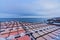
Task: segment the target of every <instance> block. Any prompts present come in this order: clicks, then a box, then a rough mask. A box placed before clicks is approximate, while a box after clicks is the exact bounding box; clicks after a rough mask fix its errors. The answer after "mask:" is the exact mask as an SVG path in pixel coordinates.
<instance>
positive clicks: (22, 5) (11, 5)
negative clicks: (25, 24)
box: [0, 0, 60, 18]
mask: <svg viewBox="0 0 60 40" xmlns="http://www.w3.org/2000/svg"><path fill="white" fill-rule="evenodd" d="M20 16H21V17H23V16H26V17H27V16H30V17H33V16H35V17H38V16H39V17H41V16H44V17H46V16H47V17H55V16H58V17H60V0H0V18H6V17H8V18H9V17H12V18H15V17H20Z"/></svg>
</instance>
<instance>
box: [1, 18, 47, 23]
mask: <svg viewBox="0 0 60 40" xmlns="http://www.w3.org/2000/svg"><path fill="white" fill-rule="evenodd" d="M46 20H47V19H46V18H0V22H5V21H19V22H36V23H45V22H46Z"/></svg>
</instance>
